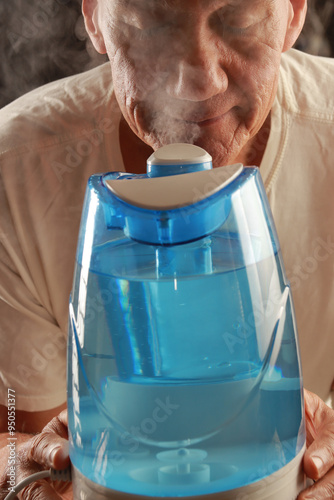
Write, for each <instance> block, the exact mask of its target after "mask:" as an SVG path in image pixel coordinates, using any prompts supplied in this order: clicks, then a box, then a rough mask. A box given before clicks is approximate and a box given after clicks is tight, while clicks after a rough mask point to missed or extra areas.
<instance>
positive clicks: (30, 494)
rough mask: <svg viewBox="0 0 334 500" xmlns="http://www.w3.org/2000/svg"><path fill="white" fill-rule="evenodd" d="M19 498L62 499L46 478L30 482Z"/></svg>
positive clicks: (25, 499) (22, 499)
mask: <svg viewBox="0 0 334 500" xmlns="http://www.w3.org/2000/svg"><path fill="white" fill-rule="evenodd" d="M18 498H19V499H20V500H28V499H29V500H61V497H60V496H59V495H58V494H57V493H56V492H55V490H54V489H53V488H52V486H51V485H50V484H49V483H48V482H47V481H46V480H44V479H42V480H39V481H35V482H34V483H30V484H29V485H28V486H26V487H25V488H23V490H22V491H21V492H20V494H19V496H18Z"/></svg>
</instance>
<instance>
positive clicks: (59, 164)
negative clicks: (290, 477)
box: [0, 0, 334, 500]
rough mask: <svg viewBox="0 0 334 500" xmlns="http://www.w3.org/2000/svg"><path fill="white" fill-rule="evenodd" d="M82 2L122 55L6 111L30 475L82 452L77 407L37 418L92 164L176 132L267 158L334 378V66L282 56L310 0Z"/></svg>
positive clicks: (21, 426) (101, 35)
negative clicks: (74, 445)
mask: <svg viewBox="0 0 334 500" xmlns="http://www.w3.org/2000/svg"><path fill="white" fill-rule="evenodd" d="M83 13H84V17H85V22H86V28H87V31H88V33H89V35H90V37H91V39H92V41H93V44H94V46H95V48H96V49H97V51H98V52H101V53H104V52H107V53H108V56H109V59H110V66H109V63H108V66H103V67H102V68H99V69H97V70H92V71H91V72H88V73H85V74H83V75H78V76H76V77H73V78H70V79H66V80H63V81H61V82H56V83H54V84H51V85H48V86H47V87H45V88H43V89H41V90H36V91H34V92H32V93H31V94H30V95H29V96H28V97H23V98H22V99H19V100H18V101H16V102H15V103H13V104H12V105H11V106H9V107H8V108H6V109H5V110H4V111H3V114H2V118H1V117H0V118H1V119H2V122H1V124H2V125H1V126H2V129H3V130H4V133H3V135H2V136H1V138H0V150H1V151H3V154H2V185H1V189H2V195H3V196H2V201H1V203H2V207H1V213H2V214H3V215H2V219H3V220H2V224H3V228H2V242H3V247H2V249H1V252H2V253H1V263H2V267H1V271H2V276H3V285H2V287H1V296H2V298H3V301H2V304H1V318H2V327H1V328H2V329H3V331H5V332H6V335H4V334H2V343H3V350H2V352H3V353H4V355H3V356H2V358H1V363H2V364H1V367H2V368H1V370H2V381H3V386H4V390H3V405H4V406H3V415H4V423H3V425H2V431H3V432H6V430H7V420H6V415H7V410H6V397H7V388H10V387H12V388H15V390H16V392H17V405H18V406H17V410H18V411H17V428H16V430H17V432H19V431H21V432H22V433H23V434H20V435H19V434H18V438H19V441H20V442H22V444H19V442H18V448H17V449H18V450H19V453H18V456H19V459H20V464H19V467H18V471H17V475H18V478H19V477H23V476H26V475H28V474H29V473H31V472H34V471H35V470H39V468H40V466H41V467H42V468H44V467H47V466H50V465H52V466H55V467H58V468H61V467H64V466H66V465H67V464H68V455H67V451H66V415H65V414H64V413H62V414H60V416H59V417H56V418H55V419H54V420H52V421H51V423H50V424H48V426H47V427H46V428H45V429H44V430H43V432H42V433H40V434H38V435H37V437H35V438H33V439H32V440H31V439H30V436H29V435H28V434H24V432H26V433H29V432H31V433H33V432H40V431H41V430H42V428H43V425H45V424H46V423H47V422H49V420H50V419H51V418H52V417H53V416H55V415H57V414H58V413H59V411H60V409H61V408H62V407H63V403H64V401H65V394H64V388H65V351H64V342H63V338H64V334H65V332H66V320H67V297H68V294H69V291H70V287H71V280H72V271H73V265H74V254H75V246H76V237H77V230H78V224H79V218H80V211H81V206H82V199H83V193H84V190H85V186H86V181H87V178H88V176H89V175H91V174H93V173H97V172H100V171H103V170H104V171H105V170H126V171H131V172H143V171H144V170H145V163H146V159H147V157H148V156H149V155H150V153H151V151H152V148H153V149H156V148H157V147H159V146H160V145H162V144H166V143H170V142H173V141H178V142H182V141H184V142H194V143H195V144H197V145H199V146H201V147H203V148H204V149H206V150H207V151H208V152H209V153H210V154H211V155H212V157H213V160H214V165H215V166H219V165H224V164H225V165H227V164H231V163H234V162H236V161H241V162H242V163H244V164H250V163H252V164H255V165H258V166H259V167H260V172H261V174H262V177H263V179H264V182H265V186H266V189H267V193H268V197H269V200H270V203H271V206H272V209H273V212H274V216H275V221H276V223H277V227H278V232H279V237H280V240H281V243H282V251H283V256H284V259H285V261H286V265H287V268H288V271H289V274H290V279H291V285H292V290H293V293H294V298H295V302H296V310H297V321H298V325H299V329H300V337H301V350H302V360H303V366H304V374H305V386H306V387H307V388H310V389H312V390H313V391H315V392H317V393H318V394H320V395H321V396H322V397H327V396H328V394H329V391H330V386H331V382H332V380H333V377H334V373H333V366H332V362H331V360H332V353H333V341H332V336H331V335H330V332H331V325H332V324H333V321H334V317H333V313H332V312H331V308H330V297H332V298H333V288H332V281H333V280H329V279H328V276H329V274H330V271H331V270H332V263H333V260H332V255H333V244H332V239H331V238H332V233H331V232H330V231H331V229H330V228H329V227H328V226H329V224H328V221H327V220H325V216H324V214H327V213H330V207H331V203H332V201H331V196H330V194H329V191H328V189H329V188H328V186H329V185H330V181H331V180H332V181H333V180H334V179H333V175H334V173H333V169H332V168H331V164H330V162H329V161H328V157H329V153H328V148H329V144H331V138H334V137H333V135H331V134H332V130H333V120H334V113H333V102H332V101H331V98H330V96H329V95H328V91H327V89H328V88H330V85H332V82H333V64H332V63H331V62H327V61H319V60H318V59H314V58H309V57H306V56H304V55H302V54H298V53H295V52H292V53H289V54H284V57H283V58H282V53H285V52H286V51H288V49H290V48H291V47H292V45H293V44H294V42H295V40H296V38H297V37H298V35H299V33H300V31H301V28H302V25H303V22H304V19H305V13H306V0H276V1H275V0H145V1H143V0H105V1H103V0H84V1H83ZM315 73H316V77H315V76H314V75H315ZM317 86H319V90H318V88H317ZM301 140H305V141H306V142H305V144H301V143H300V141H301ZM298 141H299V142H298ZM322 141H323V143H322ZM310 145H311V147H310ZM316 159H317V161H316ZM313 165H314V169H312V168H311V167H313ZM315 169H317V170H316V172H315V171H314V170H315ZM292 242H293V243H292ZM314 290H316V293H315V292H314ZM326 298H327V299H326ZM306 300H307V306H306V307H304V304H305V301H306ZM306 313H307V314H306ZM7 332H10V333H7ZM306 416H307V428H308V446H309V447H308V450H307V452H306V454H305V458H304V468H305V472H306V473H307V475H308V476H309V477H311V478H312V479H314V480H316V483H315V484H314V486H312V487H311V488H310V489H308V490H306V491H305V492H303V493H301V494H300V496H299V499H305V498H316V499H319V500H320V499H325V498H332V497H333V495H334V469H333V464H334V452H333V449H334V417H333V411H332V410H331V409H329V408H328V407H327V406H326V405H325V404H324V403H323V402H322V401H321V400H320V399H319V397H317V396H316V395H313V394H311V393H308V392H307V393H306ZM6 438H7V435H6V434H4V441H3V442H4V445H5V444H7V441H6ZM2 457H3V470H4V471H5V473H4V474H3V477H2V487H3V488H5V487H6V486H5V484H6V474H8V468H7V466H6V463H7V462H6V456H5V453H4V452H3V453H2ZM38 464H40V466H39V465H38ZM29 491H30V493H31V496H30V497H29V496H26V498H49V499H56V498H59V496H58V495H57V494H56V493H55V491H54V490H52V488H51V486H50V485H47V484H46V483H43V484H41V483H39V484H34V485H33V486H32V487H30V488H29ZM25 494H26V495H28V491H26V493H25ZM68 494H70V493H68ZM38 495H40V496H38ZM307 495H308V496H307ZM23 498H24V496H23Z"/></svg>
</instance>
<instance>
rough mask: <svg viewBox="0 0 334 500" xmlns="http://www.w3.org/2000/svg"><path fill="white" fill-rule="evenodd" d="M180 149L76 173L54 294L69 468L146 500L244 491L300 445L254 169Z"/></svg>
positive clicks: (284, 315)
mask: <svg viewBox="0 0 334 500" xmlns="http://www.w3.org/2000/svg"><path fill="white" fill-rule="evenodd" d="M177 147H181V146H176V150H177ZM192 148H194V146H192ZM169 151H170V150H169ZM177 151H178V150H177ZM182 151H183V153H182V154H183V157H182V158H183V160H182V162H183V163H182V162H179V163H182V165H181V166H180V165H179V167H178V170H173V168H174V167H169V166H168V165H164V164H163V160H161V161H160V160H159V154H156V155H155V157H154V158H153V159H152V161H151V162H149V168H148V176H134V175H130V174H123V173H117V172H113V173H108V174H103V175H95V176H93V177H91V178H90V180H89V183H88V188H87V193H86V199H85V204H84V211H83V216H82V223H81V230H80V237H79V244H78V251H77V262H76V270H75V277H74V285H73V291H72V296H71V300H70V324H69V352H68V409H69V431H70V456H71V460H72V463H73V466H74V467H75V469H76V470H77V471H79V473H80V474H81V475H82V476H84V477H85V478H87V479H88V480H89V481H91V482H92V483H96V484H98V485H101V486H103V487H105V488H106V489H110V490H114V491H115V490H116V491H120V492H126V493H132V494H137V495H146V496H153V497H163V496H167V497H182V496H185V497H187V496H194V495H204V494H205V495H206V494H210V493H215V492H224V491H227V490H233V489H236V488H240V487H242V486H244V485H249V484H252V483H255V482H257V481H259V480H262V479H264V478H266V477H267V476H270V475H271V474H273V473H275V472H276V471H277V470H279V469H281V468H283V467H284V466H286V465H287V464H289V463H290V462H291V461H292V460H293V459H294V458H295V457H296V456H297V455H298V454H299V453H300V452H301V450H302V448H303V446H304V443H305V432H304V418H303V399H302V380H301V369H300V362H299V353H298V342H297V337H296V325H295V319H294V309H293V303H292V298H291V293H290V288H289V282H288V281H287V279H286V276H285V271H284V267H283V264H282V257H281V252H280V247H279V242H278V238H277V235H276V232H275V228H274V224H273V220H272V216H271V212H270V209H269V206H268V202H267V198H266V195H265V192H264V188H263V184H262V181H261V177H260V173H259V171H258V169H256V168H243V167H242V166H241V165H234V166H231V167H222V168H217V169H213V170H210V168H211V164H210V158H209V159H208V157H206V156H205V155H204V157H203V158H202V157H201V155H200V154H199V153H198V151H199V148H197V150H195V149H193V150H192V152H190V151H188V149H187V147H186V149H185V151H186V152H184V150H182ZM194 151H195V153H194ZM167 152H168V151H167ZM168 154H170V155H171V157H173V154H172V153H168ZM168 154H167V159H169V156H168ZM182 154H181V153H180V152H179V153H178V155H179V156H180V155H181V156H182ZM187 154H190V160H188V161H187V160H185V156H186V155H187ZM197 154H199V156H198V158H197V157H196V155H197ZM178 155H176V158H178ZM163 156H164V155H163V154H162V157H163ZM165 156H166V153H165ZM207 156H208V155H207ZM194 157H196V158H197V159H196V158H195V159H194ZM157 158H158V159H157ZM159 161H160V163H161V164H162V165H157V164H156V163H158V164H159ZM165 163H168V161H165ZM175 168H176V167H175ZM196 170H197V171H196Z"/></svg>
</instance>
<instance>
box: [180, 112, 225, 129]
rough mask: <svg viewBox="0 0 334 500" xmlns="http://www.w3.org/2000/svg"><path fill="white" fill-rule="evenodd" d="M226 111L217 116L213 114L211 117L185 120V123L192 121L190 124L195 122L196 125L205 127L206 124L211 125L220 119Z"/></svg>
mask: <svg viewBox="0 0 334 500" xmlns="http://www.w3.org/2000/svg"><path fill="white" fill-rule="evenodd" d="M226 114H227V113H223V114H221V115H219V116H214V117H213V118H204V119H202V120H195V121H193V120H185V121H186V122H187V123H192V124H196V125H198V126H199V127H206V126H208V125H212V124H214V123H216V122H218V121H219V120H221V119H222V118H224V116H225V115H226Z"/></svg>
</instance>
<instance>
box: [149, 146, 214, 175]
mask: <svg viewBox="0 0 334 500" xmlns="http://www.w3.org/2000/svg"><path fill="white" fill-rule="evenodd" d="M211 169H212V157H211V156H210V155H209V153H207V152H206V151H205V150H204V149H202V148H200V147H199V146H194V144H183V143H176V144H168V145H167V146H163V147H162V148H160V149H158V150H157V151H155V152H154V153H153V154H152V155H151V156H150V157H149V158H148V160H147V175H148V177H164V176H167V175H178V174H188V173H190V172H199V171H200V170H211Z"/></svg>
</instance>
